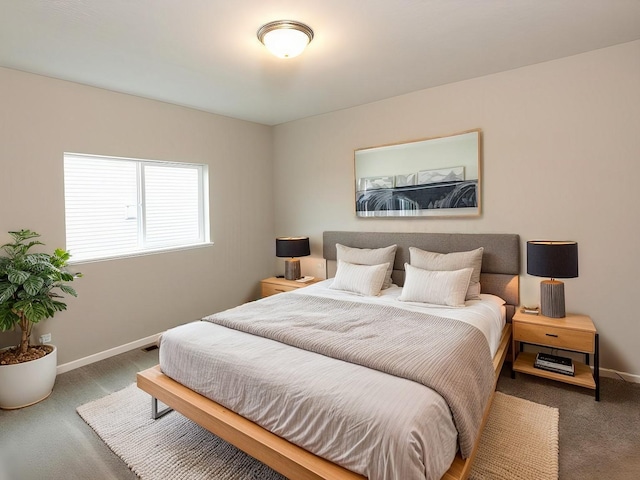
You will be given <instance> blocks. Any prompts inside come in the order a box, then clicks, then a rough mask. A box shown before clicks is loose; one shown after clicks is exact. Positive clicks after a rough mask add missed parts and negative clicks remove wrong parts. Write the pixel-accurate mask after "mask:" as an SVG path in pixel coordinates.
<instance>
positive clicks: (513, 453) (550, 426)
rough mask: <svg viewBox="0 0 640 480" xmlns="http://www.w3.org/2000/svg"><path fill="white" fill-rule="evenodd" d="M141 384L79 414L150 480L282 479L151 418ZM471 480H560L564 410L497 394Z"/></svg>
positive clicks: (196, 430) (172, 421) (208, 437)
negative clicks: (560, 430) (560, 424)
mask: <svg viewBox="0 0 640 480" xmlns="http://www.w3.org/2000/svg"><path fill="white" fill-rule="evenodd" d="M149 399H150V397H149V395H148V394H147V393H145V392H143V391H141V390H139V389H138V388H137V387H136V386H135V384H134V385H131V386H129V387H127V388H125V389H123V390H120V391H118V392H115V393H112V394H110V395H108V396H106V397H103V398H100V399H98V400H94V401H92V402H90V403H87V404H85V405H82V406H80V407H78V409H77V411H78V413H79V414H80V416H81V417H82V418H83V419H84V420H85V421H86V422H87V423H88V424H89V425H90V426H91V427H92V428H93V429H94V431H95V432H96V433H97V434H98V435H99V437H100V438H101V439H102V440H103V441H104V442H105V443H106V444H107V445H108V446H109V448H111V450H113V452H114V453H115V454H116V455H118V456H119V457H120V458H121V459H122V460H123V461H124V462H125V463H126V464H127V465H128V466H129V468H130V469H131V470H132V471H133V472H135V473H136V474H137V475H138V476H139V477H140V478H142V479H143V480H165V479H167V478H171V479H177V480H200V479H211V478H215V479H219V480H282V479H283V478H284V477H282V476H281V475H279V474H278V473H276V472H274V471H273V470H271V469H270V468H269V467H267V466H265V465H263V464H261V463H260V462H258V461H256V460H254V459H253V458H252V457H250V456H248V455H246V454H244V453H243V452H241V451H239V450H238V449H236V448H235V447H233V446H231V445H229V444H228V443H226V442H224V441H223V440H221V439H219V438H218V437H216V436H215V435H213V434H211V433H209V432H208V431H206V430H204V429H203V428H201V427H199V426H198V425H196V424H194V423H193V422H191V421H190V420H188V419H186V418H185V417H183V416H182V415H180V414H178V413H176V412H172V413H170V414H168V415H166V416H165V417H162V418H160V419H158V420H155V421H154V420H151V418H150V400H149ZM471 478H472V480H503V479H504V480H531V479H536V480H557V478H558V410H557V409H556V408H552V407H547V406H545V405H540V404H537V403H533V402H530V401H528V400H523V399H520V398H516V397H512V396H509V395H505V394H502V393H500V392H497V393H496V397H495V399H494V404H493V407H492V410H491V414H490V416H489V420H488V422H487V426H486V427H485V430H484V432H483V434H482V439H481V442H480V448H479V451H478V454H477V457H476V461H475V463H474V466H473V470H472V474H471Z"/></svg>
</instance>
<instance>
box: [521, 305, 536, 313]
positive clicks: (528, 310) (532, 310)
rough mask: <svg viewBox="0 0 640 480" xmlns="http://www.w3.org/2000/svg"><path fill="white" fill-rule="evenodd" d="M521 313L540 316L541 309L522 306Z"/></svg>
mask: <svg viewBox="0 0 640 480" xmlns="http://www.w3.org/2000/svg"><path fill="white" fill-rule="evenodd" d="M520 311H521V312H522V313H526V314H528V315H538V314H540V308H539V307H526V306H524V305H523V306H522V308H521V309H520Z"/></svg>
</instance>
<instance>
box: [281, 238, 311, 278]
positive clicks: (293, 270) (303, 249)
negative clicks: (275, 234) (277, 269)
mask: <svg viewBox="0 0 640 480" xmlns="http://www.w3.org/2000/svg"><path fill="white" fill-rule="evenodd" d="M307 255H311V250H310V249H309V237H280V238H276V257H287V260H285V262H284V278H286V279H287V280H297V279H299V278H301V277H302V275H301V274H300V260H298V259H297V258H296V257H306V256H307Z"/></svg>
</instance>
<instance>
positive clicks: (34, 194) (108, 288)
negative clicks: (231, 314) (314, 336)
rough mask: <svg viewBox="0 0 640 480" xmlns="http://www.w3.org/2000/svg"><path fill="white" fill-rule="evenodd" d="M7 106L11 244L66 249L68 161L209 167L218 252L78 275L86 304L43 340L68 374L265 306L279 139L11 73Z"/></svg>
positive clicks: (5, 214)
mask: <svg viewBox="0 0 640 480" xmlns="http://www.w3.org/2000/svg"><path fill="white" fill-rule="evenodd" d="M0 105H2V107H1V113H0V115H1V118H2V122H1V128H0V208H1V210H0V240H2V243H4V242H5V241H8V240H9V236H8V235H7V234H6V232H7V231H9V230H16V229H20V228H29V229H32V230H35V231H37V232H39V233H41V234H42V235H43V237H42V240H43V241H44V242H45V243H46V244H47V246H48V247H50V248H54V247H64V245H65V230H64V196H63V152H65V151H70V152H81V153H90V154H101V155H115V156H124V157H136V158H148V159H158V160H175V161H185V162H196V163H206V164H208V165H209V176H210V212H211V238H212V240H213V241H214V242H215V244H214V245H213V246H211V247H207V248H200V249H194V250H188V251H179V252H173V253H165V254H157V255H148V256H142V257H136V258H128V259H121V260H113V261H107V262H97V263H88V264H82V265H77V266H75V267H74V268H76V269H77V270H80V271H82V272H83V273H84V274H85V276H84V278H81V279H79V280H78V281H76V282H74V287H76V289H77V290H78V293H79V297H78V298H77V299H71V300H70V301H69V302H68V304H69V309H68V310H67V311H65V312H62V313H60V314H58V315H57V316H56V317H55V318H53V319H49V320H47V321H46V322H44V323H43V324H41V325H40V326H39V327H40V328H38V331H37V332H36V335H37V334H39V333H45V332H50V333H52V335H53V343H55V344H56V345H57V346H58V348H59V353H58V355H59V357H58V362H59V363H60V364H63V363H66V362H70V361H73V360H76V359H80V358H83V357H86V356H88V355H92V354H95V353H98V352H102V351H104V350H107V349H110V348H114V347H118V346H121V345H123V344H126V343H129V342H133V341H136V340H138V339H141V338H145V337H148V336H150V335H153V334H156V333H158V332H161V331H163V330H165V329H166V328H168V327H171V326H174V325H177V324H180V323H184V322H187V321H191V320H194V319H197V318H200V317H202V316H204V315H206V314H209V313H212V312H214V311H218V310H221V309H223V308H227V307H230V306H233V305H237V304H239V303H242V302H244V301H246V300H249V299H253V298H255V297H256V296H257V295H258V282H259V280H260V279H261V278H264V277H266V276H270V275H272V274H273V248H274V247H273V243H274V242H273V238H274V228H273V225H274V215H273V184H272V171H273V165H272V156H271V155H272V154H271V152H272V128H271V127H267V126H263V125H258V124H254V123H249V122H244V121H240V120H234V119H230V118H226V117H221V116H216V115H211V114H207V113H203V112H199V111H196V110H191V109H187V108H182V107H178V106H174V105H169V104H166V103H161V102H156V101H151V100H145V99H141V98H138V97H134V96H130V95H123V94H119V93H114V92H110V91H106V90H101V89H97V88H92V87H87V86H82V85H78V84H75V83H71V82H64V81H60V80H54V79H51V78H47V77H42V76H37V75H31V74H27V73H22V72H18V71H15V70H10V69H3V68H0ZM2 232H4V233H2ZM11 343H13V335H11V334H7V333H4V334H0V345H7V344H11Z"/></svg>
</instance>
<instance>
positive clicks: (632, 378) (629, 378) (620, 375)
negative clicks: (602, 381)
mask: <svg viewBox="0 0 640 480" xmlns="http://www.w3.org/2000/svg"><path fill="white" fill-rule="evenodd" d="M600 376H601V377H608V378H616V379H618V380H624V381H625V382H629V383H640V375H634V374H632V373H627V372H617V371H616V370H611V369H608V368H600Z"/></svg>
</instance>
